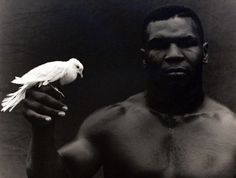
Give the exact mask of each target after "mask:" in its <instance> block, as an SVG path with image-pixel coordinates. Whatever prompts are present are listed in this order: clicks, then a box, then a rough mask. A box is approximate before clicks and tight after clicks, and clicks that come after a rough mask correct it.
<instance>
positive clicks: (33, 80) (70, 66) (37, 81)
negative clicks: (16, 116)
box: [1, 58, 84, 112]
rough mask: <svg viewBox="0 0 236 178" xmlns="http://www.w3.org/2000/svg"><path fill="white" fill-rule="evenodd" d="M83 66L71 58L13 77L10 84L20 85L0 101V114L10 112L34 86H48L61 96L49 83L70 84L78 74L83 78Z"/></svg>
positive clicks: (48, 63)
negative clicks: (0, 112) (0, 106)
mask: <svg viewBox="0 0 236 178" xmlns="http://www.w3.org/2000/svg"><path fill="white" fill-rule="evenodd" d="M83 69H84V67H83V65H82V63H81V62H80V61H79V60H77V59H76V58H71V59H69V60H68V61H52V62H47V63H45V64H42V65H39V66H37V67H35V68H33V69H31V70H30V71H28V72H27V73H26V74H24V75H23V76H22V77H15V79H14V80H12V81H11V83H14V84H19V85H22V86H21V87H19V89H18V90H17V91H16V92H14V93H10V94H8V95H7V96H6V98H4V99H3V100H2V103H1V105H2V109H1V111H2V112H5V111H7V110H9V112H11V111H12V110H13V109H14V108H15V107H16V105H18V104H19V103H20V102H21V101H22V100H23V99H24V98H25V93H26V91H27V90H28V89H30V88H32V87H34V86H38V87H41V86H45V85H50V86H51V87H52V88H53V89H55V90H56V91H57V92H59V93H60V94H61V95H62V96H64V95H63V93H62V92H60V91H59V90H58V89H57V88H56V87H54V86H53V85H52V84H51V83H52V82H55V81H59V83H60V85H66V84H69V83H72V82H73V81H74V80H75V79H76V78H77V75H78V74H80V76H81V78H82V77H83Z"/></svg>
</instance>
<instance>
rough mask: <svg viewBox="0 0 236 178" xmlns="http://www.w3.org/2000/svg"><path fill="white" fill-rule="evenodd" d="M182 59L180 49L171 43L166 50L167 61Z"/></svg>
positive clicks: (179, 60) (174, 61) (177, 61)
mask: <svg viewBox="0 0 236 178" xmlns="http://www.w3.org/2000/svg"><path fill="white" fill-rule="evenodd" d="M183 59H184V55H183V53H182V51H181V49H180V48H179V47H178V46H177V44H175V43H171V44H170V47H169V49H168V50H167V52H166V55H165V60H166V62H168V63H179V62H181V61H182V60H183Z"/></svg>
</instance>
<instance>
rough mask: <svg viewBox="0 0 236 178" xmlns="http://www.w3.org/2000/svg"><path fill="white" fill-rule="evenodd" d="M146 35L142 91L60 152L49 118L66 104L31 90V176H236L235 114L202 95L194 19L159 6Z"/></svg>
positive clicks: (90, 121)
mask: <svg viewBox="0 0 236 178" xmlns="http://www.w3.org/2000/svg"><path fill="white" fill-rule="evenodd" d="M143 31H144V34H143V39H144V40H143V41H144V45H143V48H142V49H141V50H140V51H141V54H142V58H143V62H144V66H145V69H146V71H147V90H146V91H145V92H143V93H139V94H137V95H135V96H132V97H130V98H128V99H127V100H125V101H123V102H120V103H117V104H114V105H111V106H108V107H106V108H103V109H101V110H99V111H97V112H95V113H94V114H92V115H91V116H90V117H88V118H87V119H86V120H85V121H84V123H83V124H82V125H81V128H80V129H79V132H78V136H77V137H76V138H75V140H74V141H72V142H71V143H68V144H67V145H65V146H64V147H62V148H61V149H60V150H58V151H57V150H56V149H55V146H54V119H55V118H56V117H58V116H61V117H63V116H64V115H65V113H66V110H67V108H66V106H65V105H64V104H63V103H61V101H60V100H58V97H57V94H55V93H53V91H51V90H49V89H48V88H47V87H45V88H42V89H40V90H31V91H29V92H28V96H27V99H26V100H25V110H24V115H25V117H26V118H27V119H28V120H29V121H30V123H31V124H32V130H33V136H32V142H31V150H30V151H29V159H28V169H27V173H28V176H29V177H30V178H36V177H37V178H38V177H40V178H52V177H54V178H66V177H72V178H90V177H92V176H93V175H94V174H95V173H96V171H97V170H98V169H99V167H101V166H103V170H104V177H105V178H233V177H235V176H236V120H235V115H234V113H232V112H231V111H230V110H229V109H227V108H226V107H225V106H223V105H221V104H219V103H217V102H215V101H213V100H212V99H210V98H209V97H207V96H205V95H204V92H203V89H202V66H203V64H204V63H207V60H208V55H207V43H206V42H205V41H204V35H203V30H202V26H201V23H200V21H199V19H198V17H197V15H196V14H195V13H194V12H193V11H192V10H190V9H188V8H185V7H181V6H166V7H162V8H160V9H158V10H156V11H154V12H152V13H151V14H150V15H149V16H148V17H147V18H146V20H145V22H144V26H143ZM47 117H51V118H53V119H52V121H47V120H46V118H47Z"/></svg>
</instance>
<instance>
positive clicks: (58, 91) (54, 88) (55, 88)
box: [48, 83, 65, 98]
mask: <svg viewBox="0 0 236 178" xmlns="http://www.w3.org/2000/svg"><path fill="white" fill-rule="evenodd" d="M48 85H49V86H50V87H51V88H52V89H53V90H55V91H56V92H57V93H59V94H60V95H61V96H62V97H63V98H65V95H64V94H63V93H62V92H61V91H60V90H59V89H58V88H57V87H54V86H53V85H52V84H50V83H49V84H48Z"/></svg>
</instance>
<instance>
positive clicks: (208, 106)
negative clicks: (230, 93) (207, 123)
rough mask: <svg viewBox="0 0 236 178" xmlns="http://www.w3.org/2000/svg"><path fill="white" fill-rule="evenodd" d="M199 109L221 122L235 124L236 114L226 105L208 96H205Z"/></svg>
mask: <svg viewBox="0 0 236 178" xmlns="http://www.w3.org/2000/svg"><path fill="white" fill-rule="evenodd" d="M201 111H202V112H205V113H208V114H210V115H211V116H212V117H213V118H216V119H218V120H219V121H220V122H221V123H225V122H226V123H235V124H236V114H235V113H234V112H233V111H232V110H231V109H229V108H228V107H227V106H226V105H224V104H222V103H220V102H219V101H216V100H214V99H212V98H210V97H207V96H206V97H205V99H204V103H203V106H202V108H201ZM235 126H236V125H235Z"/></svg>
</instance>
